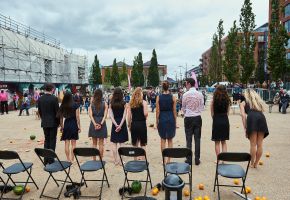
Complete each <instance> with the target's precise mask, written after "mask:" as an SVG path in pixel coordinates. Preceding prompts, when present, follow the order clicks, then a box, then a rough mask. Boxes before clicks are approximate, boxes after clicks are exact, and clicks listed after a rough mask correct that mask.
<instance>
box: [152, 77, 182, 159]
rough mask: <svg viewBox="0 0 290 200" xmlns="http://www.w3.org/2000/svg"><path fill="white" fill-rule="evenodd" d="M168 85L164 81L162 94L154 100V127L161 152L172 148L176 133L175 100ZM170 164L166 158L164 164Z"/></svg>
mask: <svg viewBox="0 0 290 200" xmlns="http://www.w3.org/2000/svg"><path fill="white" fill-rule="evenodd" d="M168 89H169V83H168V81H164V82H163V83H162V90H163V92H162V94H161V95H159V96H157V99H156V125H157V129H158V133H159V136H160V138H161V145H160V147H161V152H162V151H163V149H164V148H166V142H167V147H168V148H172V147H173V138H174V137H175V132H176V117H177V114H176V99H175V97H174V96H172V94H170V92H169V90H168ZM169 162H170V158H167V161H166V163H169Z"/></svg>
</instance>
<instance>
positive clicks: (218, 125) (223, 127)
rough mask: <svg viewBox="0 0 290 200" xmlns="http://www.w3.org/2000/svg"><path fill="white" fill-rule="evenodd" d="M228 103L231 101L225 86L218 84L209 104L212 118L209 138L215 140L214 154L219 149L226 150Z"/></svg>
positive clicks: (228, 127)
mask: <svg viewBox="0 0 290 200" xmlns="http://www.w3.org/2000/svg"><path fill="white" fill-rule="evenodd" d="M230 104H231V101H230V98H229V96H228V93H227V90H226V88H225V86H223V85H219V86H218V87H217V88H216V90H215V92H214V94H213V100H212V102H211V106H210V110H211V116H212V119H213V123H212V136H211V140H212V141H214V142H215V153H216V155H218V154H219V153H220V150H222V152H227V143H226V140H229V139H230V137H229V135H230V124H229V118H228V113H229V107H230ZM221 147H222V148H221Z"/></svg>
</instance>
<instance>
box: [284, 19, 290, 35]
mask: <svg viewBox="0 0 290 200" xmlns="http://www.w3.org/2000/svg"><path fill="white" fill-rule="evenodd" d="M285 29H286V31H287V33H289V32H290V20H288V21H286V22H285Z"/></svg>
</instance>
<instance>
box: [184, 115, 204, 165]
mask: <svg viewBox="0 0 290 200" xmlns="http://www.w3.org/2000/svg"><path fill="white" fill-rule="evenodd" d="M201 127H202V119H201V116H196V117H185V118H184V128H185V136H186V147H187V148H189V149H191V150H192V136H194V144H195V150H194V156H195V161H199V159H200V138H201ZM187 159H189V158H187ZM188 161H189V160H188Z"/></svg>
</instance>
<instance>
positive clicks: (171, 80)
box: [167, 77, 176, 83]
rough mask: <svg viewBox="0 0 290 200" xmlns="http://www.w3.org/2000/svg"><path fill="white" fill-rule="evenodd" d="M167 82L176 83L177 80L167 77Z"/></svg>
mask: <svg viewBox="0 0 290 200" xmlns="http://www.w3.org/2000/svg"><path fill="white" fill-rule="evenodd" d="M167 81H168V82H169V83H176V81H175V80H173V79H172V78H170V77H167Z"/></svg>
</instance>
